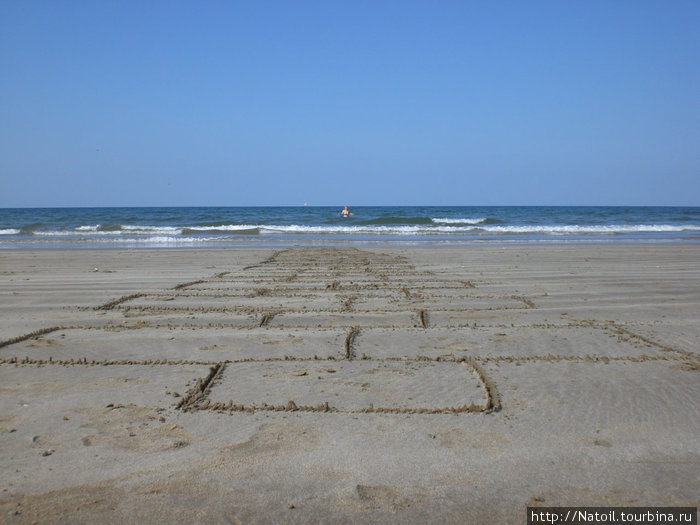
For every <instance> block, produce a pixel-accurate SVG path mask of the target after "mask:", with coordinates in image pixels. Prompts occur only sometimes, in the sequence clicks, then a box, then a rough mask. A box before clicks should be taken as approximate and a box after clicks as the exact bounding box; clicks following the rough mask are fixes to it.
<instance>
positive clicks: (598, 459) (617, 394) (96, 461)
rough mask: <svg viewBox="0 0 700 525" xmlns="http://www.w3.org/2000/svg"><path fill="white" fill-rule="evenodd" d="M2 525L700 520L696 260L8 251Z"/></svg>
mask: <svg viewBox="0 0 700 525" xmlns="http://www.w3.org/2000/svg"><path fill="white" fill-rule="evenodd" d="M0 297H1V298H2V300H1V301H0V464H1V465H2V472H3V475H2V481H0V487H1V492H0V521H2V522H3V523H35V522H39V523H67V522H71V523H100V522H112V523H115V522H117V523H118V522H123V523H127V522H130V523H131V522H143V523H174V522H192V523H194V522H196V523H274V522H277V523H331V522H332V523H397V522H398V523H524V522H525V509H526V507H527V506H528V505H531V506H532V505H541V506H563V505H589V506H593V505H605V506H623V505H630V506H642V505H664V506H672V505H685V506H690V505H693V506H694V505H698V494H700V403H699V402H698V400H699V399H700V380H699V376H698V367H699V366H700V357H699V354H698V348H700V246H695V245H587V246H565V245H557V246H542V245H539V246H484V247H481V246H462V247H455V246H452V247H435V246H434V247H381V248H379V247H376V248H362V249H359V248H353V247H338V248H336V247H292V248H279V249H272V248H269V249H268V248H244V249H235V250H189V249H188V250H160V251H159V250H132V251H128V250H124V251H119V250H68V251H62V250H36V251H31V250H18V251H9V250H8V251H4V252H2V253H1V254H0Z"/></svg>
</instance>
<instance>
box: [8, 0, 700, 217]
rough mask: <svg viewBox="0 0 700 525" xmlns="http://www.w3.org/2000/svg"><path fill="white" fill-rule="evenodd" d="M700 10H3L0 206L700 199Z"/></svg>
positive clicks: (406, 4)
mask: <svg viewBox="0 0 700 525" xmlns="http://www.w3.org/2000/svg"><path fill="white" fill-rule="evenodd" d="M698 28H700V2H698V1H697V0H692V1H683V0H674V1H662V0H659V1H644V0H634V1H632V0H625V1H618V0H608V1H602V0H600V1H597V0H586V1H573V0H572V1H554V0H552V1H547V2H545V1H527V2H523V1H505V0H494V1H488V2H484V1H468V0H462V1H449V0H441V1H429V0H423V1H412V0H403V1H391V0H379V1H377V0H367V1H364V0H353V1H350V0H348V1H343V0H336V1H328V0H323V1H300V0H285V1H282V0H280V1H265V0H255V1H253V0H251V1H224V0H221V1H213V0H198V1H196V2H195V1H184V0H168V1H158V0H149V1H146V2H144V1H142V0H138V1H135V0H134V1H132V0H100V1H94V0H89V1H77V0H74V1H71V0H50V1H49V0H47V1H38V0H3V1H2V2H0V207H53V206H208V205H211V206H254V205H255V206H274V205H302V204H304V203H308V204H309V205H334V204H338V203H341V204H344V203H348V204H351V205H465V206H468V205H667V206H700V37H699V35H700V32H699V31H698Z"/></svg>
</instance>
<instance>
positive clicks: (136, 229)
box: [121, 225, 182, 235]
mask: <svg viewBox="0 0 700 525" xmlns="http://www.w3.org/2000/svg"><path fill="white" fill-rule="evenodd" d="M121 229H122V231H125V232H129V233H132V234H140V235H148V234H162V235H180V234H182V228H177V227H175V226H131V225H122V227H121Z"/></svg>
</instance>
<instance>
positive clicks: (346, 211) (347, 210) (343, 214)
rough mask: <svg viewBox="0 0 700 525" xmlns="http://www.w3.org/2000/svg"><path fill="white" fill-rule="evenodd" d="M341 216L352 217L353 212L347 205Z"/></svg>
mask: <svg viewBox="0 0 700 525" xmlns="http://www.w3.org/2000/svg"><path fill="white" fill-rule="evenodd" d="M339 215H340V216H341V217H347V216H348V215H352V212H351V211H350V210H349V209H348V207H347V205H346V206H345V208H343V209H342V210H341V211H340V213H339Z"/></svg>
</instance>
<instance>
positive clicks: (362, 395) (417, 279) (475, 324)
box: [0, 247, 698, 415]
mask: <svg viewBox="0 0 700 525" xmlns="http://www.w3.org/2000/svg"><path fill="white" fill-rule="evenodd" d="M505 292H506V293H503V290H499V289H495V288H489V286H488V283H485V282H480V281H479V280H478V279H477V277H476V276H474V277H471V276H470V277H469V279H468V280H465V278H464V275H459V276H454V275H449V274H447V275H442V274H436V273H435V272H434V271H432V270H427V269H418V268H415V267H414V266H413V265H411V264H410V263H409V261H408V260H407V259H405V258H403V257H401V256H396V255H386V254H382V253H380V252H376V251H363V250H360V249H356V248H332V247H319V248H289V249H283V250H278V251H276V252H274V253H273V254H272V255H271V256H270V257H268V258H266V259H264V260H262V261H260V262H258V263H256V264H252V265H248V266H245V267H242V268H240V269H235V270H234V269H231V270H227V271H223V272H218V273H216V274H215V275H212V276H210V277H205V278H201V279H194V280H190V281H187V282H183V283H181V284H177V285H175V286H172V287H170V288H167V289H162V290H154V291H150V292H137V293H132V294H127V295H124V296H122V297H119V298H117V299H115V300H112V301H109V302H107V303H104V304H102V305H100V306H97V307H95V308H94V311H95V313H97V312H103V313H104V314H103V315H106V314H107V313H108V314H110V316H111V317H110V318H109V320H107V321H100V320H98V319H95V320H94V322H85V323H83V324H80V325H65V326H60V325H58V326H50V327H47V328H44V329H40V330H35V331H33V332H30V333H27V334H25V335H22V336H18V337H14V338H12V339H8V340H6V341H0V348H2V349H3V353H2V354H0V364H6V365H15V366H38V367H43V366H51V365H53V366H71V367H74V366H84V367H93V366H129V365H139V366H162V367H182V366H185V365H188V366H206V367H209V372H208V373H207V374H206V375H205V376H202V377H192V378H191V381H190V384H189V389H188V390H187V391H186V392H183V393H177V392H174V393H173V394H172V395H173V396H174V406H175V407H176V408H177V409H179V410H181V411H183V412H192V411H212V412H217V413H246V412H258V411H266V412H297V411H299V412H304V411H306V412H317V413H324V414H325V413H329V414H330V413H335V414H343V413H345V414H363V413H372V414H408V415H410V414H468V413H495V412H498V411H499V410H500V409H501V404H502V401H501V399H500V396H499V389H498V385H496V383H495V382H494V381H493V379H492V378H491V377H490V375H489V373H488V369H489V367H491V366H498V365H499V363H514V364H516V365H520V364H528V363H535V362H537V363H558V362H563V361H568V362H577V363H609V362H620V361H622V362H631V363H638V362H643V361H670V362H672V364H674V365H675V366H678V367H683V369H688V370H693V369H695V370H696V369H697V368H698V362H697V361H698V359H697V356H696V355H695V354H693V353H691V352H687V351H683V350H679V349H676V348H674V347H671V346H668V345H666V344H664V343H659V342H656V341H655V340H654V339H653V338H651V337H648V336H644V335H640V334H636V333H634V332H633V331H632V330H631V329H630V328H629V327H623V326H620V325H618V324H616V323H615V322H613V321H602V320H596V319H576V318H574V317H573V316H570V315H568V314H566V313H563V314H562V315H561V318H560V319H557V320H555V321H546V320H542V319H539V318H537V319H529V320H528V319H527V318H526V317H523V316H524V315H526V314H528V313H532V312H534V313H536V310H537V304H536V302H535V301H533V299H532V298H530V297H526V296H524V295H522V294H521V293H519V292H517V291H516V290H512V291H508V290H506V291H505ZM518 316H519V317H518ZM514 322H517V323H518V330H517V332H518V334H519V337H516V336H515V335H513V334H512V333H511V332H512V331H510V329H511V328H512V327H513V326H514ZM117 332H119V333H120V335H121V339H120V338H114V337H112V335H111V334H115V333H117ZM124 332H127V334H128V335H125V334H124ZM49 334H51V336H52V338H54V339H50V340H49V339H42V338H45V337H46V336H48V335H49ZM124 337H128V341H127V342H126V343H125V340H124ZM604 337H615V338H617V340H618V345H616V346H615V347H614V348H615V350H614V351H610V352H609V353H608V354H606V355H598V354H596V353H591V352H587V351H586V348H582V347H581V346H580V344H579V345H574V344H572V343H571V342H570V341H571V340H578V341H584V342H585V341H587V340H594V339H596V338H597V339H600V338H604ZM587 338H588V339H587ZM58 339H60V342H59V341H58ZM545 339H547V340H549V341H551V345H550V347H551V348H552V352H550V353H548V354H546V355H542V354H541V348H542V347H543V344H542V342H543V340H545ZM38 340H39V341H43V344H36V343H37V341H38ZM593 347H594V348H598V347H597V346H595V345H593ZM606 348H608V347H606ZM535 349H539V350H540V353H538V352H536V351H535ZM204 350H206V353H205V352H204ZM641 351H644V353H641ZM80 352H83V353H82V354H81V353H80ZM436 400H439V402H437V403H436Z"/></svg>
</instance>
